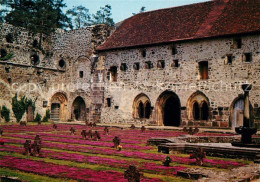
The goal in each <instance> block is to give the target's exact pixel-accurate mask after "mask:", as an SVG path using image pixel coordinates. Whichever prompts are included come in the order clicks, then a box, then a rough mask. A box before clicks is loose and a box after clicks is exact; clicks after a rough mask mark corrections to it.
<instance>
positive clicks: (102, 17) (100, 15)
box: [92, 4, 115, 26]
mask: <svg viewBox="0 0 260 182" xmlns="http://www.w3.org/2000/svg"><path fill="white" fill-rule="evenodd" d="M111 9H112V8H111V6H110V5H108V4H107V5H105V7H100V10H98V11H97V12H96V14H93V15H92V18H93V19H92V23H93V24H94V25H95V24H107V25H109V26H113V25H114V24H115V23H114V20H113V19H112V18H111V15H112V13H111Z"/></svg>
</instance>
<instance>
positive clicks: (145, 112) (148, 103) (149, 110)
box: [144, 101, 151, 119]
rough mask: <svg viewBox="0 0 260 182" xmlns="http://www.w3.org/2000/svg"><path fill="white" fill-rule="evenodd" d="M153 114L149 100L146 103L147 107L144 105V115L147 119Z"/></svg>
mask: <svg viewBox="0 0 260 182" xmlns="http://www.w3.org/2000/svg"><path fill="white" fill-rule="evenodd" d="M150 115H151V103H150V102H149V101H147V102H146V103H145V107H144V117H145V118H146V119H149V118H150Z"/></svg>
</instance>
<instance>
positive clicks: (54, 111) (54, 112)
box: [51, 103, 60, 121]
mask: <svg viewBox="0 0 260 182" xmlns="http://www.w3.org/2000/svg"><path fill="white" fill-rule="evenodd" d="M59 113H60V104H59V103H52V104H51V120H53V121H59V119H60V114H59Z"/></svg>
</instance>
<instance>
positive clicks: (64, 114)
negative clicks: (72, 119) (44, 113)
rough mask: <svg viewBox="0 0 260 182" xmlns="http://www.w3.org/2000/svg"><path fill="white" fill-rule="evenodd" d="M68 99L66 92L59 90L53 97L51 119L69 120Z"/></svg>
mask: <svg viewBox="0 0 260 182" xmlns="http://www.w3.org/2000/svg"><path fill="white" fill-rule="evenodd" d="M67 104H68V99H67V96H66V95H65V94H64V93H61V92H58V93H56V94H54V95H53V96H52V98H51V120H53V121H67V120H68V108H67Z"/></svg>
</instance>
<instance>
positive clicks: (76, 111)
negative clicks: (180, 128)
mask: <svg viewBox="0 0 260 182" xmlns="http://www.w3.org/2000/svg"><path fill="white" fill-rule="evenodd" d="M71 115H72V119H73V120H77V121H86V104H85V101H84V99H83V98H82V97H80V96H78V97H76V99H75V100H74V102H73V104H72V109H71Z"/></svg>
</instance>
